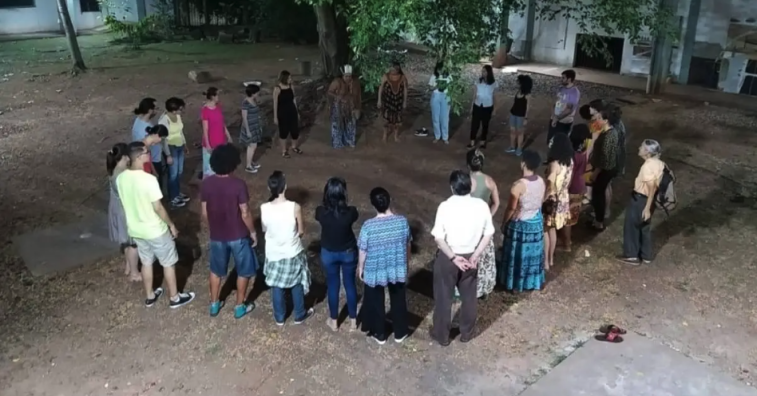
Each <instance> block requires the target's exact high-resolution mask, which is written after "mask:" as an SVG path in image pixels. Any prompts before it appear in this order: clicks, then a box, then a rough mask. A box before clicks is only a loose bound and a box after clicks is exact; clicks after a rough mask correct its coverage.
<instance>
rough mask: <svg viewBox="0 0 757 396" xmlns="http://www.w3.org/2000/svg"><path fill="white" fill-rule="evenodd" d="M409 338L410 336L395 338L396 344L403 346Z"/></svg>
mask: <svg viewBox="0 0 757 396" xmlns="http://www.w3.org/2000/svg"><path fill="white" fill-rule="evenodd" d="M408 337H410V335H406V336H404V337H402V338H400V339H397V338H395V339H394V342H396V343H397V344H402V343H403V342H404V341H405V340H407V338H408Z"/></svg>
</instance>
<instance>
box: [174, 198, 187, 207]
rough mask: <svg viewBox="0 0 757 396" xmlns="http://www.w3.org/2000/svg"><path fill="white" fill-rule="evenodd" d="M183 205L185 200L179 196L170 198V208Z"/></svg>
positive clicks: (185, 204)
mask: <svg viewBox="0 0 757 396" xmlns="http://www.w3.org/2000/svg"><path fill="white" fill-rule="evenodd" d="M185 206H187V203H186V201H184V200H182V199H181V198H179V197H176V198H174V199H172V200H171V207H172V208H183V207H185Z"/></svg>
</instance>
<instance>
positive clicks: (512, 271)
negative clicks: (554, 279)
mask: <svg viewBox="0 0 757 396" xmlns="http://www.w3.org/2000/svg"><path fill="white" fill-rule="evenodd" d="M504 231H505V242H504V244H503V246H502V262H501V264H500V268H498V271H497V283H499V284H501V285H504V286H505V287H506V288H507V290H513V291H519V292H520V291H524V290H540V289H541V288H542V286H543V285H544V282H545V276H544V220H543V218H542V215H541V212H539V213H538V214H537V215H536V216H534V217H532V218H530V219H528V220H518V221H511V222H510V223H508V225H507V229H505V230H504Z"/></svg>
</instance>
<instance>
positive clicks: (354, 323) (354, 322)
mask: <svg viewBox="0 0 757 396" xmlns="http://www.w3.org/2000/svg"><path fill="white" fill-rule="evenodd" d="M349 330H350V331H356V330H357V319H350V328H349Z"/></svg>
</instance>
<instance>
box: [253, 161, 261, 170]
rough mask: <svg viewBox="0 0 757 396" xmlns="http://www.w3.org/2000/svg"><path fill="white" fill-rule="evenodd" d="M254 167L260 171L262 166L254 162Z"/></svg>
mask: <svg viewBox="0 0 757 396" xmlns="http://www.w3.org/2000/svg"><path fill="white" fill-rule="evenodd" d="M252 167H253V168H255V169H260V164H258V163H256V162H253V163H252Z"/></svg>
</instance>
